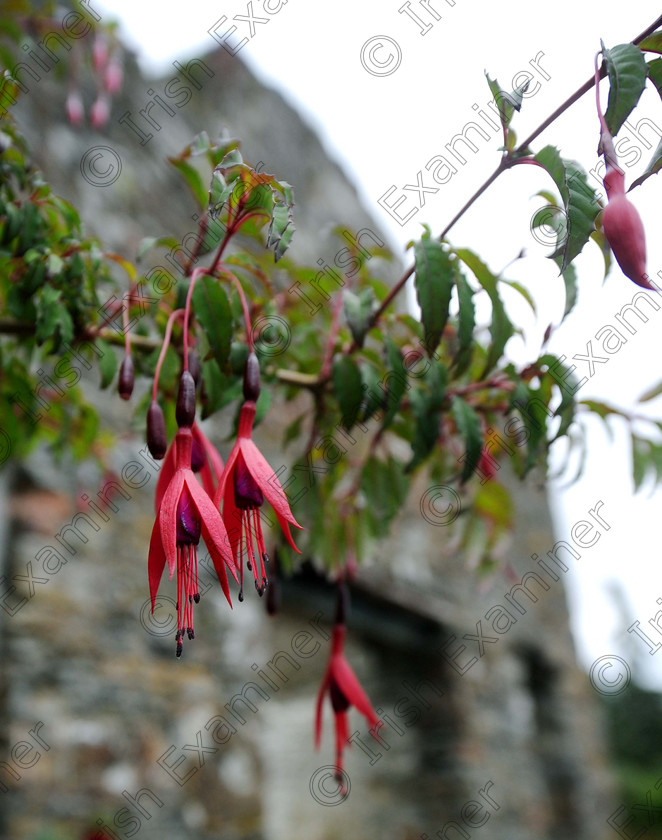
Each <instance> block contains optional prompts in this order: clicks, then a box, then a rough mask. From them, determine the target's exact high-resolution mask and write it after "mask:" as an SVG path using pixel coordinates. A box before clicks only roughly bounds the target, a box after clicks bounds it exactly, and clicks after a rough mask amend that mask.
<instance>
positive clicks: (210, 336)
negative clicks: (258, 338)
mask: <svg viewBox="0 0 662 840" xmlns="http://www.w3.org/2000/svg"><path fill="white" fill-rule="evenodd" d="M193 310H194V312H195V316H196V318H197V319H198V321H199V322H200V324H201V325H202V328H203V329H204V331H205V335H206V336H207V340H208V341H209V347H210V348H211V351H212V353H213V355H214V358H215V359H216V362H217V364H218V367H219V369H220V370H221V371H224V370H225V369H226V368H227V362H228V359H229V358H230V343H231V341H232V309H231V308H230V302H229V301H228V296H227V295H226V293H225V290H224V289H223V288H222V286H221V285H220V283H219V282H218V280H216V279H215V278H213V277H209V276H208V275H204V276H203V277H200V278H199V279H198V281H197V283H196V286H195V289H194V290H193Z"/></svg>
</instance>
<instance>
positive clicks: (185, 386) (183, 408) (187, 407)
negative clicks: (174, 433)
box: [175, 370, 195, 429]
mask: <svg viewBox="0 0 662 840" xmlns="http://www.w3.org/2000/svg"><path fill="white" fill-rule="evenodd" d="M175 417H176V418H177V425H178V426H179V428H180V429H181V428H182V427H186V428H189V429H190V428H191V426H192V425H193V423H194V421H195V381H194V380H193V377H192V376H191V374H190V372H189V371H188V370H184V371H182V375H181V377H180V378H179V393H178V394H177V408H176V410H175Z"/></svg>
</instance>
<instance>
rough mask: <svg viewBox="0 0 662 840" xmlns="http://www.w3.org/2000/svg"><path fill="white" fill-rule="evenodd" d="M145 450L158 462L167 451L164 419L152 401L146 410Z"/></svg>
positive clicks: (158, 407)
mask: <svg viewBox="0 0 662 840" xmlns="http://www.w3.org/2000/svg"><path fill="white" fill-rule="evenodd" d="M147 448H148V449H149V451H150V453H151V456H152V458H154V459H155V460H156V461H160V460H161V458H163V456H164V455H165V454H166V451H167V449H168V438H167V435H166V427H165V418H164V416H163V411H162V410H161V406H160V405H159V404H158V403H157V402H156V400H152V403H151V405H150V407H149V408H148V409H147Z"/></svg>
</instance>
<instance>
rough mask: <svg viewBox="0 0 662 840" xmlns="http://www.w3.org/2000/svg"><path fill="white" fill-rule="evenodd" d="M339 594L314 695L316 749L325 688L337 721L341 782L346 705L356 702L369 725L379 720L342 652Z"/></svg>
mask: <svg viewBox="0 0 662 840" xmlns="http://www.w3.org/2000/svg"><path fill="white" fill-rule="evenodd" d="M338 594H339V600H338V604H339V609H338V613H337V615H336V624H335V625H334V628H333V637H332V641H331V658H330V659H329V664H328V666H327V669H326V673H325V674H324V679H323V680H322V685H321V686H320V690H319V693H318V695H317V709H316V713H315V749H319V746H320V741H321V739H322V701H323V700H324V695H325V694H326V693H327V692H328V694H329V698H330V700H331V707H332V708H333V714H334V716H335V722H336V767H337V773H336V779H337V780H338V781H339V782H341V781H342V778H343V777H342V772H343V750H344V748H345V745H346V744H347V745H348V746H350V744H349V741H348V740H347V739H348V738H349V727H348V723H347V712H348V709H349V707H350V706H355V707H356V708H357V709H358V710H359V712H361V714H362V715H363V716H364V717H365V718H366V720H367V721H368V723H369V724H370V728H371V729H372V727H374V726H376V725H377V724H378V723H379V718H378V717H377V715H376V714H375V710H374V709H373V708H372V705H371V704H370V700H369V699H368V697H367V695H366V693H365V691H364V690H363V688H362V687H361V683H360V682H359V681H358V678H357V676H356V674H355V673H354V671H353V670H352V668H351V666H350V664H349V663H348V662H347V660H346V659H345V656H344V653H343V646H344V643H345V635H346V633H347V628H346V627H345V624H344V604H343V595H344V593H343V592H342V590H340V591H339V593H338Z"/></svg>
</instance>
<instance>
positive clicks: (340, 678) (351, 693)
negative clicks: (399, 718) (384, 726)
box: [331, 654, 379, 727]
mask: <svg viewBox="0 0 662 840" xmlns="http://www.w3.org/2000/svg"><path fill="white" fill-rule="evenodd" d="M331 673H332V679H334V680H335V681H336V683H337V684H338V687H339V688H340V690H341V691H342V693H343V694H344V695H345V697H346V698H347V699H348V700H349V702H350V703H351V704H352V706H355V707H356V708H357V709H358V710H359V712H361V714H362V715H363V716H364V717H365V718H367V720H368V722H369V723H370V726H371V727H373V726H375V725H376V724H377V723H379V718H378V717H377V715H376V714H375V710H374V709H373V708H372V705H371V703H370V700H368V695H367V694H366V693H365V691H364V690H363V688H362V686H361V683H360V682H359V681H358V678H357V676H356V674H355V673H354V671H353V670H352V668H351V666H350V664H349V662H347V660H346V659H345V657H344V656H343V655H342V654H339V655H337V656H333V657H332V658H331Z"/></svg>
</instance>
